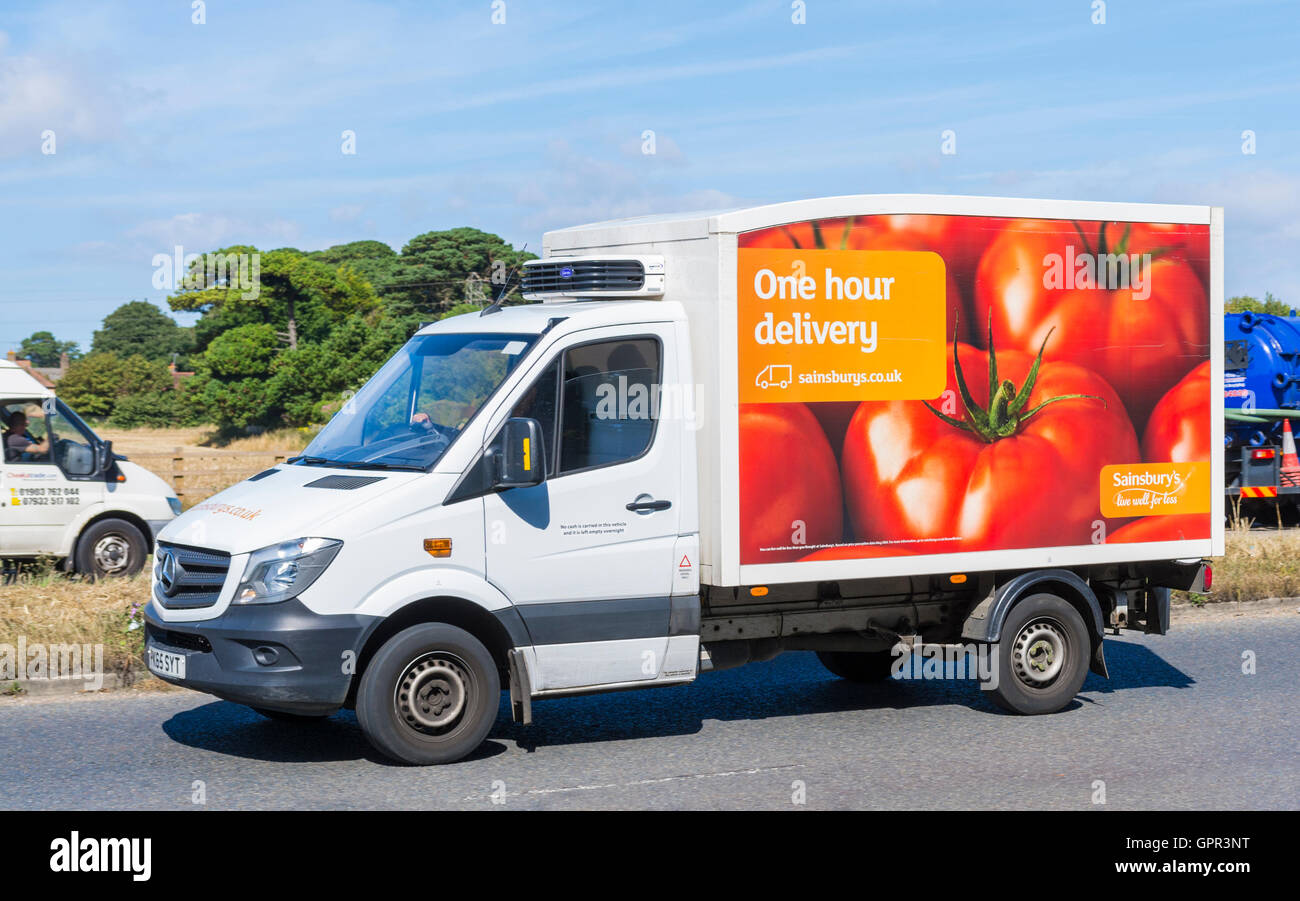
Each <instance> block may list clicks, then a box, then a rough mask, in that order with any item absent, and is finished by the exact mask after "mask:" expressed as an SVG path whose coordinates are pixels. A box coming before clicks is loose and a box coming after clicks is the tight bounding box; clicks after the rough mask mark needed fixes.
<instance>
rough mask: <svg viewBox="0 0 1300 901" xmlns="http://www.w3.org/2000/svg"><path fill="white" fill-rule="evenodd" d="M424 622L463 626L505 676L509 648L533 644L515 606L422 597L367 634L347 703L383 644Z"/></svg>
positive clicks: (452, 597)
mask: <svg viewBox="0 0 1300 901" xmlns="http://www.w3.org/2000/svg"><path fill="white" fill-rule="evenodd" d="M423 623H446V624H447V625H449V626H455V627H456V628H458V629H464V630H465V631H466V632H468V633H469V634H471V635H473V636H474V637H475V638H477V639H478V640H479V641H481V642H483V645H484V647H486V648H487V649H488V653H490V654H491V655H492V659H493V661H494V662H495V663H496V665H497V669H498V670H499V672H500V674H501V675H503V676H506V675H507V674H508V671H509V655H510V651H511V650H512V649H514V648H516V647H521V646H524V645H527V644H530V642H529V640H528V637H527V632H526V631H524V626H523V620H522V619H520V617H519V614H518V612H516V611H515V608H514V607H506V608H503V609H501V610H495V611H494V610H488V609H487V608H486V607H484V606H482V605H481V604H477V603H475V602H474V601H471V600H467V599H465V598H463V597H458V596H456V595H438V596H434V597H427V598H421V599H420V600H417V601H412V602H411V603H409V604H406V605H405V606H403V607H399V608H398V609H397V610H394V611H393V612H392V613H390V614H388V615H387V616H385V617H384V618H383V619H381V620H379V621H378V622H377V623H376V624H375V625H374V627H373V628H372V629H371V630H370V631H369V633H367V635H366V636H365V638H364V639H363V641H362V642H361V649H360V651H359V652H358V654H357V668H356V672H355V673H353V676H352V685H351V687H350V688H349V689H348V696H347V700H346V702H345V703H344V706H347V707H351V706H353V705H354V704H355V702H356V693H357V689H358V687H359V686H360V685H361V676H362V675H363V674H364V673H365V671H366V667H367V666H369V665H370V661H371V660H372V659H373V658H374V656H375V653H376V652H377V651H378V650H379V649H380V648H381V647H383V645H384V643H385V642H387V641H388V640H389V639H390V638H392V637H393V636H394V635H396V634H397V633H399V632H401V631H403V630H404V629H409V628H410V627H411V626H418V625H421V624H423ZM502 684H503V685H504V684H506V679H503V680H502Z"/></svg>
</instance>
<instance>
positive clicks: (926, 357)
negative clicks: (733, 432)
mask: <svg viewBox="0 0 1300 901" xmlns="http://www.w3.org/2000/svg"><path fill="white" fill-rule="evenodd" d="M737 253H738V255H739V256H738V284H737V286H736V287H737V303H738V320H739V330H740V335H739V337H740V349H739V365H740V373H739V375H740V402H741V403H742V404H745V403H788V402H795V401H803V402H814V403H815V402H818V401H859V400H931V399H933V398H936V397H938V396H939V395H941V394H942V393H943V391H944V388H945V387H947V379H946V377H945V369H944V366H945V351H946V349H945V345H944V317H945V315H947V313H946V310H945V307H946V297H945V285H946V278H945V272H944V262H943V258H942V257H940V256H939V255H938V254H937V253H933V252H931V251H912V250H907V251H904V250H890V251H876V250H798V249H770V248H741V249H740V250H739V251H737Z"/></svg>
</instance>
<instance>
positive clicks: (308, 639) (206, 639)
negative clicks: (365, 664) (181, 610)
mask: <svg viewBox="0 0 1300 901" xmlns="http://www.w3.org/2000/svg"><path fill="white" fill-rule="evenodd" d="M144 618H145V644H146V647H147V646H148V645H154V646H156V647H157V648H159V649H160V650H163V651H170V652H171V653H173V654H184V655H185V658H186V659H185V678H184V679H176V678H174V677H170V676H165V675H162V674H160V673H155V675H157V676H158V677H159V678H161V679H164V680H166V681H168V682H171V683H172V684H174V685H183V686H184V687H186V688H192V689H194V690H195V691H202V692H206V693H207V694H212V695H216V696H217V697H219V698H222V699H223V700H226V701H233V702H234V703H236V704H247V705H249V706H252V707H265V708H267V709H269V710H279V711H284V712H286V713H301V714H324V713H333V712H334V711H335V710H337V709H339V707H341V706H342V705H343V702H344V701H345V700H346V699H347V696H348V688H349V687H350V686H351V683H352V674H353V673H354V672H355V670H356V663H357V658H358V657H359V656H360V654H361V647H362V645H363V643H364V642H365V639H366V637H367V636H368V635H369V634H370V632H371V630H372V629H373V628H374V627H375V625H377V624H378V622H379V618H378V617H373V616H359V615H356V614H330V615H322V614H319V613H313V612H312V611H311V610H309V609H308V608H307V607H306V606H305V605H304V604H303V603H302V602H301V601H299V600H297V599H296V598H295V599H293V600H289V601H284V602H282V603H279V604H266V605H252V606H233V605H232V606H231V607H229V608H227V610H226V612H225V613H223V614H222V615H221V616H218V617H215V618H213V619H208V620H200V621H198V622H166V621H164V620H162V619H160V618H159V617H158V613H157V610H156V609H155V607H154V604H153V602H152V601H151V602H150V603H149V604H148V605H147V606H146V607H145V609H144ZM349 652H351V653H349Z"/></svg>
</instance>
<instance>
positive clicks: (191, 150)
mask: <svg viewBox="0 0 1300 901" xmlns="http://www.w3.org/2000/svg"><path fill="white" fill-rule="evenodd" d="M492 12H493V10H492V4H491V2H490V0H475V2H470V3H450V2H436V0H423V2H393V3H380V2H330V0H325V2H321V0H314V2H302V3H298V2H278V3H275V4H266V3H262V2H240V0H208V2H207V5H206V19H207V22H206V24H203V25H195V24H192V22H191V15H192V12H191V6H190V2H189V0H169V2H146V0H135V2H111V0H110V2H96V3H90V2H83V3H57V2H47V3H28V2H22V0H4V3H3V5H2V6H0V265H3V268H4V273H3V277H0V345H3V347H5V348H8V347H16V346H17V345H18V343H19V341H20V340H21V339H22V338H23V337H24V336H26V335H28V334H30V333H31V332H33V331H35V330H38V329H43V328H44V329H50V330H52V331H54V332H55V333H56V334H57V335H58V336H59V337H61V338H70V339H73V340H76V341H79V342H80V343H81V345H82V348H83V349H87V348H88V347H89V344H90V338H91V334H92V333H93V331H94V329H95V328H97V327H98V325H99V322H100V320H101V319H102V318H103V316H104V315H105V314H106V313H108V312H110V311H111V310H113V309H114V308H115V307H117V306H118V305H120V304H121V303H124V302H126V301H128V300H133V299H141V298H144V299H149V300H152V301H155V302H157V303H159V304H160V305H161V306H163V307H164V308H165V306H166V305H165V297H166V292H165V291H156V290H154V289H153V287H152V284H151V278H152V276H153V273H154V269H153V266H152V263H151V260H152V258H153V256H154V254H157V253H170V252H171V251H172V248H173V247H174V246H175V245H177V244H180V245H182V246H183V247H184V248H185V250H186V251H187V252H196V253H197V252H203V251H206V250H210V249H214V248H216V247H218V246H222V245H228V244H232V243H250V244H255V245H257V246H258V247H261V248H263V249H270V248H273V247H280V246H293V247H299V248H302V249H315V248H320V247H326V246H329V245H330V244H336V243H340V242H344V241H352V240H358V239H363V238H373V239H379V240H382V241H386V242H388V243H390V244H392V245H393V246H394V247H395V248H397V249H400V248H401V246H402V244H403V243H404V242H405V241H406V240H407V239H409V238H410V237H412V236H414V235H416V234H418V233H420V232H423V231H428V230H431V229H440V228H449V227H454V226H458V225H472V226H476V227H478V228H482V229H485V230H488V231H493V232H496V233H498V234H500V235H502V236H503V237H505V238H506V239H507V240H509V241H511V242H513V243H514V244H515V245H516V246H518V245H521V244H523V243H524V242H528V243H529V245H530V247H531V248H533V249H538V248H540V244H541V234H542V232H543V231H544V230H546V229H548V228H556V227H563V226H567V225H575V224H578V223H581V222H587V221H592V220H597V219H605V218H612V217H618V216H628V215H638V214H642V213H649V212H669V211H673V210H688V209H700V208H710V207H719V206H735V205H742V204H747V203H751V202H770V201H778V200H788V199H795V198H801V197H813V196H821V195H831V194H846V193H859V192H861V193H872V192H882V193H884V192H925V193H952V194H993V195H1004V196H1022V197H1054V198H1070V199H1084V200H1126V201H1157V202H1161V201H1162V202H1181V203H1213V204H1218V205H1222V206H1224V207H1225V208H1226V210H1227V212H1226V218H1227V242H1226V243H1227V266H1226V279H1227V284H1226V287H1227V291H1228V293H1229V295H1232V294H1240V293H1248V294H1256V295H1262V294H1263V293H1264V292H1265V291H1272V292H1273V293H1274V294H1276V295H1278V296H1279V297H1281V298H1283V299H1284V300H1288V301H1290V302H1293V303H1294V304H1296V305H1297V306H1300V141H1298V140H1297V139H1298V138H1300V117H1298V115H1297V113H1298V112H1300V54H1297V52H1296V47H1297V46H1300V25H1297V19H1298V17H1297V11H1296V6H1295V4H1294V3H1284V2H1269V0H1233V2H1228V0H1220V2H1181V3H1157V2H1150V0H1144V2H1138V0H1111V2H1108V3H1107V4H1106V10H1105V14H1106V23H1105V24H1104V25H1095V24H1093V23H1092V21H1091V18H1092V15H1093V9H1092V2H1091V0H1053V2H1042V0H1038V2H1025V3H997V2H961V3H958V2H952V3H937V2H936V3H930V2H909V3H884V2H872V3H867V2H862V3H853V2H844V3H836V2H831V0H807V24H805V25H795V24H792V22H791V13H792V11H791V3H790V2H789V0H771V2H768V0H763V2H752V3H750V2H744V0H738V2H735V3H714V4H708V3H698V2H694V3H692V2H682V3H679V2H672V0H654V2H640V0H634V2H620V3H618V4H610V3H603V4H602V3H578V2H570V0H546V2H540V0H506V3H505V13H506V22H505V24H503V25H494V24H492V22H491V17H492ZM46 129H52V130H53V131H54V132H55V135H56V142H57V143H56V149H57V152H56V153H54V154H53V155H46V154H42V152H41V145H42V138H41V134H42V132H43V131H45V130H46ZM647 129H651V130H653V131H654V132H655V134H656V142H657V148H656V149H657V152H656V153H655V154H654V155H653V156H647V155H645V154H642V153H641V135H642V132H643V131H645V130H647ZM945 129H952V130H953V131H955V132H956V136H957V137H956V140H957V153H956V154H955V155H943V154H941V153H940V143H941V137H940V136H941V133H942V132H943V131H944V130H945ZM1247 129H1249V130H1252V131H1253V132H1254V133H1255V135H1256V142H1257V143H1256V153H1254V154H1253V155H1247V154H1243V153H1242V138H1241V134H1242V132H1243V131H1245V130H1247ZM344 130H351V131H353V132H355V133H356V148H357V152H356V154H355V155H344V154H343V153H342V152H341V149H340V148H341V145H342V137H341V135H342V132H343V131H344ZM178 319H180V320H181V321H182V322H187V323H188V322H189V321H192V317H178Z"/></svg>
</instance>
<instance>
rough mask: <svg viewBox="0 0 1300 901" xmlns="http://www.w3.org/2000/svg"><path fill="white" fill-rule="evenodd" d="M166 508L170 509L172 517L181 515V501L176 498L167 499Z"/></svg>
mask: <svg viewBox="0 0 1300 901" xmlns="http://www.w3.org/2000/svg"><path fill="white" fill-rule="evenodd" d="M167 506H169V507H171V508H172V516H180V515H181V499H180V498H178V497H169V498H167Z"/></svg>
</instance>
